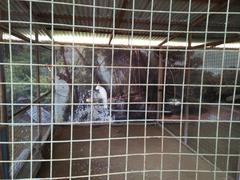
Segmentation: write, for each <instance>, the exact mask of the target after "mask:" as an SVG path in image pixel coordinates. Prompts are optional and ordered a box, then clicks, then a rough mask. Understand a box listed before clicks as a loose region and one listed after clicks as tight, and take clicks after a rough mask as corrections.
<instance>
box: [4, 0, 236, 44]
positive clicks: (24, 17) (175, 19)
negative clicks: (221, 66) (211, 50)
mask: <svg viewBox="0 0 240 180" xmlns="http://www.w3.org/2000/svg"><path fill="white" fill-rule="evenodd" d="M124 1H125V0H116V1H115V7H116V8H123V9H121V10H120V9H114V8H113V6H114V1H112V0H105V1H102V0H95V6H94V10H95V17H93V0H75V18H74V20H75V23H74V24H73V4H72V0H56V1H54V29H55V30H59V31H62V30H66V31H69V30H72V27H73V26H75V31H79V32H81V33H82V32H92V30H93V28H95V32H98V33H108V34H112V29H113V14H114V11H115V33H116V34H117V35H129V34H131V29H132V13H133V11H132V6H133V5H132V2H133V1H127V4H126V6H125V7H122V6H123V4H124ZM10 2H11V4H10V6H11V20H14V21H19V22H21V23H12V28H21V29H22V28H26V29H29V23H28V22H29V19H30V18H29V17H30V16H29V9H28V8H26V6H24V5H23V4H22V3H23V2H25V3H26V4H28V5H29V2H28V1H23V2H22V1H18V0H11V1H10ZM150 2H151V1H144V0H138V1H135V7H134V9H135V11H134V26H133V31H134V35H139V36H149V35H150V23H151V22H150V19H151V12H150V9H151V3H150ZM207 2H208V1H207V0H204V1H201V0H192V1H191V14H190V20H191V22H192V21H194V20H195V19H197V18H198V17H199V16H202V15H203V16H206V10H207V5H208V4H207ZM217 3H219V4H218V5H221V1H219V0H218V1H215V0H212V1H211V7H214V6H215V5H216V4H217ZM0 8H1V9H2V11H3V12H4V13H3V14H4V16H3V17H2V19H7V15H8V14H7V8H8V4H7V1H2V2H1V7H0ZM169 9H170V1H168V0H159V1H156V0H155V1H154V5H153V10H154V12H153V14H152V15H153V16H152V30H154V31H155V32H152V36H158V37H163V36H165V37H167V34H168V23H169V18H170V16H169ZM239 9H240V3H237V5H236V4H233V3H230V8H229V10H230V11H236V12H239ZM32 10H33V21H34V22H39V23H43V22H44V23H49V24H48V25H41V26H42V27H44V26H45V28H48V30H49V31H50V29H51V13H52V12H51V2H50V1H41V2H38V1H33V2H32ZM171 10H172V12H171V21H170V22H171V27H170V29H171V31H179V32H183V36H185V34H186V33H185V32H184V31H186V30H187V24H188V18H189V14H188V11H189V1H188V0H174V1H172V8H171ZM121 11H122V12H123V13H120V12H121ZM225 11H226V9H225V10H224V8H223V9H222V10H219V12H225ZM194 12H202V13H194ZM225 19H226V16H225V14H216V13H215V14H214V13H211V14H210V16H209V24H208V31H209V34H208V38H209V39H211V38H212V39H215V38H222V35H221V34H219V33H210V31H218V32H219V31H224V28H225ZM239 19H240V14H239V13H235V14H233V13H232V14H230V15H229V20H228V30H231V31H234V32H239V29H240V21H239ZM22 22H26V23H22ZM94 22H95V24H94ZM190 25H191V24H190ZM205 28H206V24H205V22H204V21H203V22H202V23H200V24H199V25H197V26H196V27H193V28H191V31H196V32H198V31H205ZM199 36H201V37H199ZM228 36H231V35H228ZM204 37H205V34H204V33H202V34H201V33H199V35H198V38H202V39H203V38H204ZM193 38H195V36H193Z"/></svg>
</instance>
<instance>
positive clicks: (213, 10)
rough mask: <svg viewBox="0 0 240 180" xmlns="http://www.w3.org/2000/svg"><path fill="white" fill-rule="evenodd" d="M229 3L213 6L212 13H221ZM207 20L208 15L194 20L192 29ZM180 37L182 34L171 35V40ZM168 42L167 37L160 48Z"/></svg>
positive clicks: (191, 23) (191, 25)
mask: <svg viewBox="0 0 240 180" xmlns="http://www.w3.org/2000/svg"><path fill="white" fill-rule="evenodd" d="M226 4H227V2H223V3H222V4H215V6H213V7H212V8H211V9H210V11H212V12H217V11H220V10H222V9H224V8H225V7H226ZM206 18H207V16H206V14H202V15H200V16H199V17H197V18H196V19H195V20H193V21H192V22H190V29H192V28H194V27H196V26H198V25H199V24H201V23H202V22H204V21H205V19H206ZM179 36H180V33H174V34H173V35H170V37H169V40H172V39H175V38H177V37H179ZM167 42H168V38H167V37H166V38H165V39H164V40H163V41H162V42H161V43H160V44H159V46H162V45H163V44H165V43H167Z"/></svg>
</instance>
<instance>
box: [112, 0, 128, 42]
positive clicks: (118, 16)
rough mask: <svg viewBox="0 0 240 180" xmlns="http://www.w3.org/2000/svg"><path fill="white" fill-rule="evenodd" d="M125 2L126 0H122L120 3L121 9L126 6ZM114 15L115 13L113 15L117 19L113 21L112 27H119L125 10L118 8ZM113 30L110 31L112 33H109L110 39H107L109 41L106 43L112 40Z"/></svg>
mask: <svg viewBox="0 0 240 180" xmlns="http://www.w3.org/2000/svg"><path fill="white" fill-rule="evenodd" d="M127 4H128V0H123V2H122V5H121V9H125V8H126V7H127ZM115 15H116V16H115V17H117V20H116V22H115V27H114V28H119V27H120V26H121V24H122V22H123V19H124V15H125V11H123V10H120V11H118V13H117V14H115ZM113 32H114V31H112V34H111V36H110V39H109V43H108V44H109V45H110V44H111V42H112V38H113Z"/></svg>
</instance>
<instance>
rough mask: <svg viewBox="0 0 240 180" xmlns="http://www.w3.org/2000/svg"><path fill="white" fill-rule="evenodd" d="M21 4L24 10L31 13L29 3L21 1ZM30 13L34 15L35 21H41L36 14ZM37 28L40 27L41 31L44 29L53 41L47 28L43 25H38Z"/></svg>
mask: <svg viewBox="0 0 240 180" xmlns="http://www.w3.org/2000/svg"><path fill="white" fill-rule="evenodd" d="M19 3H20V4H21V5H22V6H23V8H24V9H25V10H26V11H30V8H29V5H28V3H27V2H26V1H20V2H19ZM29 13H32V16H33V19H34V21H41V20H40V18H39V17H38V16H37V14H36V13H34V12H29ZM37 27H39V28H40V29H42V30H43V31H44V32H45V33H46V35H47V36H48V37H49V38H50V39H51V40H52V35H51V34H50V33H49V32H48V30H47V28H46V27H45V26H43V25H42V26H40V25H37Z"/></svg>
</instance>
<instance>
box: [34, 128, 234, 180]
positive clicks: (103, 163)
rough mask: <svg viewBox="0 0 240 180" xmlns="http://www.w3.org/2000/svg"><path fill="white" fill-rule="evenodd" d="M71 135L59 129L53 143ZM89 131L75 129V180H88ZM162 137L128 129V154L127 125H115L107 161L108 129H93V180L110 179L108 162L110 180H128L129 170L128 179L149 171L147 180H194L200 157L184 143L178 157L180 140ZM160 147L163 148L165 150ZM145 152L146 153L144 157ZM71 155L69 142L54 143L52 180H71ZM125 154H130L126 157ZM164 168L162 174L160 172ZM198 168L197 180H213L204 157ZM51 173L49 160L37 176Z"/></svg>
mask: <svg viewBox="0 0 240 180" xmlns="http://www.w3.org/2000/svg"><path fill="white" fill-rule="evenodd" d="M70 132H71V131H70V127H69V126H62V127H60V126H59V127H56V129H55V138H54V140H55V141H64V140H66V141H67V140H69V139H70V137H71V133H70ZM89 132H90V128H89V126H73V139H74V140H78V141H79V142H76V141H74V142H73V144H72V158H73V160H72V168H71V169H72V176H78V177H76V179H87V178H86V176H87V175H88V173H89V172H88V169H89V155H90V154H89V153H90V152H89V146H90V141H89ZM161 134H162V132H161V128H159V127H158V126H155V125H151V126H150V125H149V126H147V128H146V136H144V126H142V125H131V126H129V131H128V137H129V139H128V152H126V139H125V137H126V136H127V127H126V126H125V125H124V126H112V128H111V140H110V157H109V158H110V159H108V143H109V141H108V137H109V128H108V126H106V125H102V126H96V127H93V129H92V143H91V149H92V151H91V179H93V180H105V179H107V176H106V174H107V173H108V160H109V162H110V164H109V175H110V179H111V180H123V179H125V177H124V176H125V172H126V171H125V170H126V169H127V177H128V179H129V180H139V179H142V177H143V171H144V168H145V169H146V171H145V172H146V173H145V177H146V180H155V179H160V172H162V174H161V175H162V179H163V180H175V179H178V175H179V176H180V179H181V180H193V179H195V176H196V172H197V171H196V159H197V155H196V154H194V153H192V152H191V151H190V150H189V149H187V148H186V147H185V146H184V145H182V144H181V147H182V149H181V153H182V154H181V156H179V154H177V153H179V146H180V144H179V141H177V140H176V139H173V138H172V136H170V135H169V134H168V133H167V132H165V131H164V136H165V137H164V139H162V138H161ZM150 136H151V137H150ZM167 137H169V138H167ZM162 141H163V146H162ZM144 142H145V143H146V146H145V147H146V149H144ZM161 147H163V149H162V148H161ZM144 151H145V152H146V153H145V156H144ZM49 152H50V149H49V145H46V147H45V149H44V151H43V154H44V156H45V158H49ZM70 152H71V151H70V143H69V142H65V143H62V142H61V143H57V142H56V143H54V144H53V159H54V161H53V166H52V173H53V177H66V178H65V179H68V178H67V177H68V176H69V168H70V167H69V165H70V161H69V160H68V159H67V158H70ZM126 154H127V155H128V156H127V158H126ZM77 158H82V159H77ZM144 158H145V159H144ZM61 159H62V160H61ZM63 159H65V160H63ZM55 160H56V161H55ZM144 161H145V163H144ZM126 162H127V163H126ZM161 162H162V167H161ZM179 162H180V163H179ZM126 164H127V167H126ZM144 164H145V167H144ZM179 164H180V169H179ZM161 169H162V171H160V170H161ZM198 169H199V170H198V174H197V175H198V180H213V179H214V177H213V176H214V173H213V169H214V168H213V167H212V166H211V165H210V164H208V163H207V162H206V161H205V160H203V159H201V158H200V159H199V168H198ZM179 170H180V171H179ZM49 172H50V165H49V162H48V161H47V159H46V162H44V163H42V166H41V169H40V171H39V173H38V177H41V178H47V177H49ZM178 172H179V173H178ZM216 175H217V178H216V179H217V180H223V179H225V174H224V173H220V172H218V173H216ZM228 179H229V178H228Z"/></svg>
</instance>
